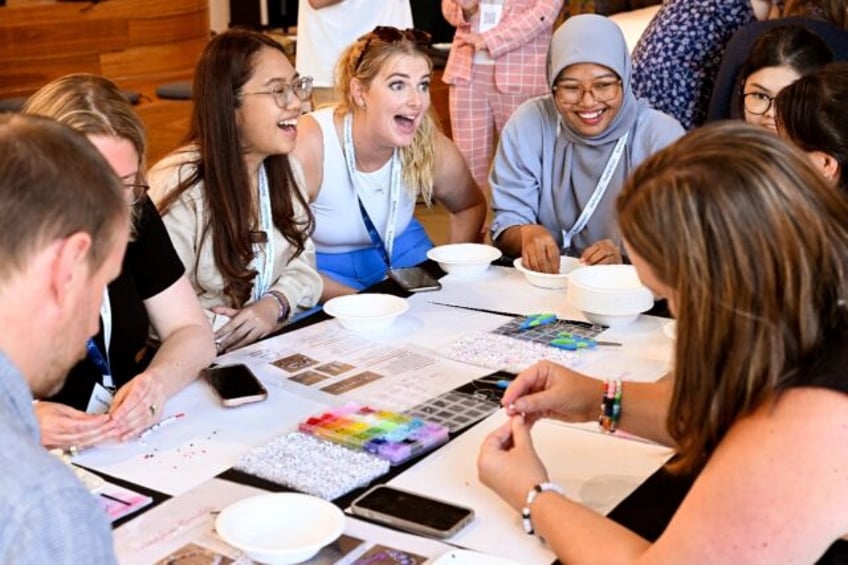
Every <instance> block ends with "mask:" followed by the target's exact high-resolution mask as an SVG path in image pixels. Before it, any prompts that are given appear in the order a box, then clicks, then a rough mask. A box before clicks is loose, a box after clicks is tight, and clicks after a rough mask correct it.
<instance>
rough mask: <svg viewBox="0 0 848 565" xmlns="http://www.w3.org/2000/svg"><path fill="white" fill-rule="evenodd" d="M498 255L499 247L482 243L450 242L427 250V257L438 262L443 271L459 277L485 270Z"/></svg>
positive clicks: (474, 274)
mask: <svg viewBox="0 0 848 565" xmlns="http://www.w3.org/2000/svg"><path fill="white" fill-rule="evenodd" d="M500 256H501V250H500V249H498V248H497V247H493V246H491V245H484V244H482V243H451V244H448V245H439V246H438V247H434V248H433V249H430V250H429V251H428V252H427V258H428V259H431V260H433V261H435V262H436V263H438V264H439V267H441V269H442V270H443V271H444V272H446V273H450V274H451V275H456V276H460V277H474V276H477V275H479V274H481V273H483V272H485V271H486V269H488V268H489V265H490V264H491V263H492V261H495V260H496V259H498V258H500Z"/></svg>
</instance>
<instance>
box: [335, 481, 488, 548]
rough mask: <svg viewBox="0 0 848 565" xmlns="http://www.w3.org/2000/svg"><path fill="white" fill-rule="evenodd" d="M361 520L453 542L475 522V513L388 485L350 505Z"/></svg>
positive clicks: (375, 489)
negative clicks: (463, 530) (453, 537)
mask: <svg viewBox="0 0 848 565" xmlns="http://www.w3.org/2000/svg"><path fill="white" fill-rule="evenodd" d="M350 511H351V512H352V513H353V514H354V515H357V516H362V517H363V518H368V519H370V520H374V521H375V522H380V523H382V524H386V525H389V526H393V527H395V528H398V529H401V530H406V531H409V532H413V533H416V534H424V535H429V536H435V537H439V538H449V537H451V536H453V535H454V534H456V533H457V532H458V531H459V530H461V529H462V528H463V527H465V525H466V524H468V523H469V522H471V520H472V519H473V518H474V510H472V509H471V508H466V507H464V506H458V505H456V504H451V503H450V502H445V501H443V500H437V499H435V498H430V497H429V496H422V495H420V494H416V493H413V492H409V491H405V490H402V489H399V488H395V487H390V486H386V485H377V486H375V487H372V488H371V489H370V490H368V491H366V492H365V493H364V494H362V495H361V496H360V497H359V498H357V499H356V500H354V501H353V502H352V503H351V505H350Z"/></svg>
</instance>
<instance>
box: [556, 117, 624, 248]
mask: <svg viewBox="0 0 848 565" xmlns="http://www.w3.org/2000/svg"><path fill="white" fill-rule="evenodd" d="M629 136H630V132H629V131H628V132H627V133H625V134H624V135H623V136H621V138H619V140H618V142H617V143H616V144H615V148H613V150H612V155H610V157H609V160H608V161H607V164H606V166H605V167H604V172H603V173H601V178H600V180H598V184H597V186H595V191H594V192H592V196H590V197H589V201H588V202H587V203H586V206H584V207H583V210H582V211H581V212H580V216H578V217H577V221H576V222H574V225H573V226H571V229H570V230H568V231H565V230H562V248H563V249H564V250H567V249H569V248H570V247H571V240H572V239H574V236H575V235H577V234H578V233H580V232H581V231H583V228H585V227H586V224H588V223H589V220H590V219H591V218H592V214H594V213H595V209H596V208H597V207H598V204H599V203H600V202H601V199H602V198H603V197H604V193H605V192H606V191H607V187H608V186H609V182H610V180H611V179H612V175H613V173H614V172H615V169H616V167H617V166H618V162H619V161H620V160H621V154H622V153H624V146H625V145H626V144H627V138H628V137H629Z"/></svg>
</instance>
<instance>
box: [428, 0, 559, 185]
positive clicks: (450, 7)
mask: <svg viewBox="0 0 848 565" xmlns="http://www.w3.org/2000/svg"><path fill="white" fill-rule="evenodd" d="M562 3H563V0H442V14H444V16H445V19H446V20H447V21H448V22H449V23H450V24H451V25H453V26H455V27H456V35H455V36H454V39H453V44H452V45H451V50H450V55H449V56H448V60H447V64H446V66H445V71H444V75H443V80H444V81H445V82H446V83H447V84H448V85H450V87H449V93H450V119H451V129H452V130H453V140H454V143H456V145H457V147H458V148H459V150H460V151H461V152H462V154H463V156H464V157H465V160H466V161H467V162H468V167H469V168H470V169H471V173H472V174H473V175H474V180H476V181H477V183H478V184H479V185H480V186H481V187H486V186H488V175H489V163H490V160H491V158H492V153H493V152H494V145H495V132H496V131H500V130H501V128H502V127H503V126H504V124H505V123H506V121H507V119H508V118H509V117H510V115H512V112H513V111H514V110H515V109H516V108H517V107H518V105H519V104H521V103H522V102H524V101H525V100H527V99H528V98H531V97H533V96H538V95H541V94H547V93H548V92H549V90H550V88H549V86H550V85H548V84H547V82H546V79H545V76H546V75H545V57H546V55H547V52H548V45H549V44H550V40H551V33H552V29H553V24H554V20H555V19H556V17H557V14H558V13H559V11H560V9H561V8H562Z"/></svg>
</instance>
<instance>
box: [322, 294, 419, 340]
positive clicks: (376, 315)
mask: <svg viewBox="0 0 848 565" xmlns="http://www.w3.org/2000/svg"><path fill="white" fill-rule="evenodd" d="M407 310H409V304H408V303H407V301H406V300H405V299H403V298H400V297H398V296H392V295H391V294H350V295H348V296H338V297H336V298H331V299H330V300H328V301H327V302H326V303H325V304H324V312H326V313H327V314H329V315H330V316H332V317H334V318H335V319H336V320H338V321H339V323H340V324H341V325H342V327H343V328H345V329H346V330H350V331H353V332H369V331H375V330H382V329H385V328H387V327H389V326H391V325H392V324H393V323H394V321H395V319H396V318H397V317H398V316H400V315H401V314H403V313H404V312H406V311H407Z"/></svg>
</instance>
